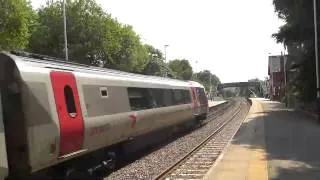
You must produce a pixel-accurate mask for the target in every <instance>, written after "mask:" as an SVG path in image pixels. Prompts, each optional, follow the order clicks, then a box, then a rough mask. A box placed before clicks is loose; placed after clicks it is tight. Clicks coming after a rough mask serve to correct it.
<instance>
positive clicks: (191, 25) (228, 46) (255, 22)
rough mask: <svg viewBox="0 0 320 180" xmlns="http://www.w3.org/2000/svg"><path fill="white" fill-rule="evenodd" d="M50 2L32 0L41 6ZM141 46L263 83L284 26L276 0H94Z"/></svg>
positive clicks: (224, 75)
mask: <svg viewBox="0 0 320 180" xmlns="http://www.w3.org/2000/svg"><path fill="white" fill-rule="evenodd" d="M46 1H47V0H31V2H32V5H33V6H34V7H35V8H38V7H39V6H40V5H43V4H45V2H46ZM96 1H97V2H98V4H100V5H101V6H102V7H103V9H104V10H105V11H106V12H108V13H110V14H111V15H112V16H113V17H114V18H117V19H118V21H119V22H121V23H124V24H130V25H132V26H133V28H134V30H135V31H136V33H137V34H139V36H140V37H141V40H142V42H144V43H148V44H151V45H153V46H154V47H156V48H158V49H160V50H162V52H164V45H169V46H168V47H167V48H166V54H167V59H168V60H173V59H182V58H183V59H187V60H189V61H190V63H191V65H192V67H193V70H194V71H196V72H198V71H202V70H205V69H207V70H210V71H211V72H212V73H213V74H216V75H217V76H218V77H219V78H220V80H221V82H223V83H226V82H239V81H247V80H248V79H252V78H259V79H264V77H267V76H268V74H267V72H268V56H269V55H279V54H281V51H283V45H282V44H277V43H276V42H275V40H274V39H273V38H272V37H271V35H272V34H273V33H275V32H277V31H278V28H279V26H281V25H282V24H283V22H282V21H281V20H279V19H278V17H277V15H276V14H275V12H274V7H273V5H272V0H258V1H257V0H242V1H239V0H135V1H133V0H96Z"/></svg>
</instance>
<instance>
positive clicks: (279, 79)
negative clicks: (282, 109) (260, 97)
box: [268, 55, 287, 100]
mask: <svg viewBox="0 0 320 180" xmlns="http://www.w3.org/2000/svg"><path fill="white" fill-rule="evenodd" d="M286 59H287V56H283V55H277V56H269V63H268V75H269V84H268V86H269V96H270V98H271V99H272V100H281V98H282V97H283V96H284V93H285V73H284V72H285V71H284V70H285V68H284V65H285V61H286Z"/></svg>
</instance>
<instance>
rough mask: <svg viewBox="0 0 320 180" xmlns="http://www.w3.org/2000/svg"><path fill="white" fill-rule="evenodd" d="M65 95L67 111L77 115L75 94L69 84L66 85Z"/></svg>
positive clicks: (73, 115) (72, 115)
mask: <svg viewBox="0 0 320 180" xmlns="http://www.w3.org/2000/svg"><path fill="white" fill-rule="evenodd" d="M64 97H65V101H66V106H67V111H68V113H69V115H70V116H71V117H73V118H74V117H76V116H77V110H76V105H75V102H74V96H73V91H72V88H71V87H70V86H69V85H66V86H64Z"/></svg>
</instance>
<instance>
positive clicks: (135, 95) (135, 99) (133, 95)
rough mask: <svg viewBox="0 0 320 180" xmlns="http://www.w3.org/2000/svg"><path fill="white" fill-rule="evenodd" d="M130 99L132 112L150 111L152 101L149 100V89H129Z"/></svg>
mask: <svg viewBox="0 0 320 180" xmlns="http://www.w3.org/2000/svg"><path fill="white" fill-rule="evenodd" d="M128 97H129V102H130V107H131V110H142V109H150V108H151V105H150V103H149V102H150V101H149V99H148V97H149V94H148V89H146V88H128Z"/></svg>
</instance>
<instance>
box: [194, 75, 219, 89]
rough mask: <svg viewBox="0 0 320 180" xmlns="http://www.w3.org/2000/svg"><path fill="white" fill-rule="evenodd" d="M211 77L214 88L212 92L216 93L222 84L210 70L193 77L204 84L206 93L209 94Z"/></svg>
mask: <svg viewBox="0 0 320 180" xmlns="http://www.w3.org/2000/svg"><path fill="white" fill-rule="evenodd" d="M210 76H211V86H212V89H211V90H212V91H214V90H215V89H216V88H217V87H218V85H219V84H220V83H221V82H220V79H219V78H218V77H217V76H216V75H215V74H212V73H211V72H210V71H209V70H204V71H200V72H198V73H195V74H194V75H193V80H194V81H197V82H199V83H201V84H203V86H204V87H205V89H206V91H207V92H209V90H210Z"/></svg>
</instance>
